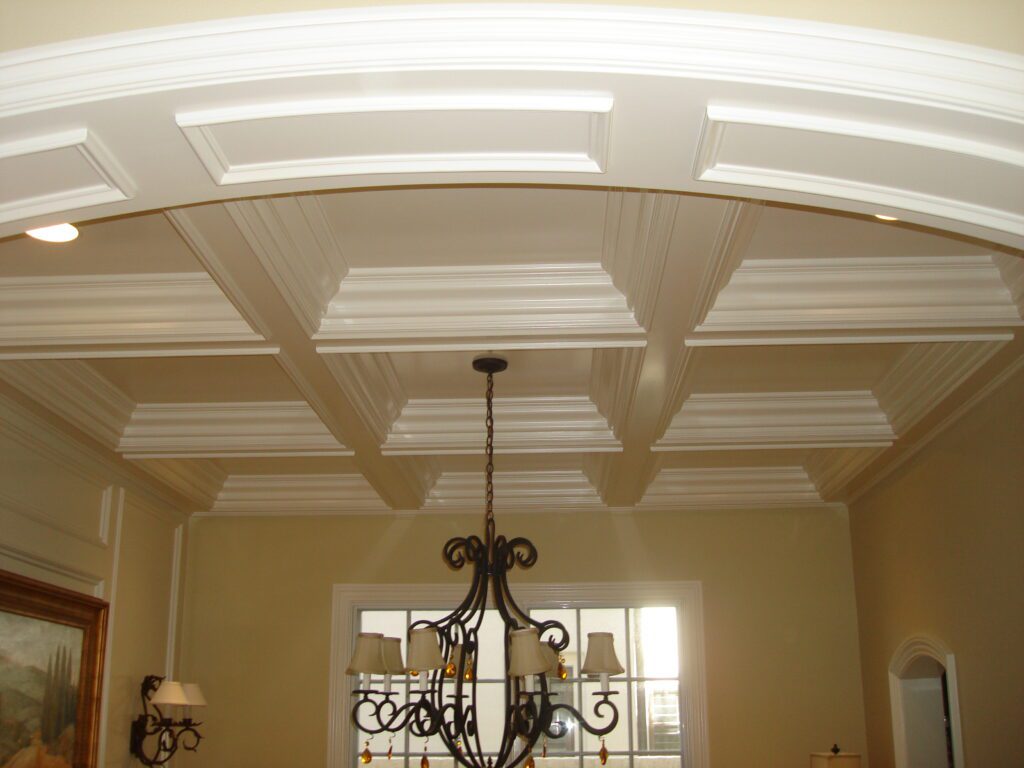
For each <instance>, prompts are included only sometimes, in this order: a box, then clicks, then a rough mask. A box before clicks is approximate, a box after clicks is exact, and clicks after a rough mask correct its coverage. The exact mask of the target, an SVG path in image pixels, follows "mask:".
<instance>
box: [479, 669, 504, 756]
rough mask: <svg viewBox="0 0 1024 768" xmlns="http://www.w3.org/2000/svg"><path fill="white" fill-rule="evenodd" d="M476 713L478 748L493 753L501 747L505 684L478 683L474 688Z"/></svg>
mask: <svg viewBox="0 0 1024 768" xmlns="http://www.w3.org/2000/svg"><path fill="white" fill-rule="evenodd" d="M476 696H477V698H476V712H477V717H479V718H480V723H479V727H480V746H481V747H482V748H483V750H484V752H493V751H496V750H497V749H498V747H500V746H501V734H502V731H503V729H504V728H503V727H504V717H505V684H504V683H479V684H478V685H477V687H476Z"/></svg>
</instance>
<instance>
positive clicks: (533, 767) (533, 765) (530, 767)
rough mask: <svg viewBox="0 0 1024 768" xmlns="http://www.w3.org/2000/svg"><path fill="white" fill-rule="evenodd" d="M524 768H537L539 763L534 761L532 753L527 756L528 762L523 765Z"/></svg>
mask: <svg viewBox="0 0 1024 768" xmlns="http://www.w3.org/2000/svg"><path fill="white" fill-rule="evenodd" d="M523 768H537V762H536V761H535V760H534V759H533V753H532V752H531V753H530V754H529V755H527V756H526V762H525V763H523Z"/></svg>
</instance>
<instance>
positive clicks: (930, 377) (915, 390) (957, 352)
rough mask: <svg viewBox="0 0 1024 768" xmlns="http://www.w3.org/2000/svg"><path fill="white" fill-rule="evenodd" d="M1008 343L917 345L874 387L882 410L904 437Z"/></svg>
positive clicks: (897, 431)
mask: <svg viewBox="0 0 1024 768" xmlns="http://www.w3.org/2000/svg"><path fill="white" fill-rule="evenodd" d="M1006 343H1007V342H1005V341H980V342H958V343H952V344H915V345H913V346H912V347H911V348H910V349H908V350H907V351H906V352H905V353H904V354H903V355H902V356H901V357H900V358H899V360H897V361H896V364H895V365H894V366H893V367H892V368H891V369H890V370H889V372H888V373H886V375H885V377H884V378H883V379H882V380H881V381H880V382H879V383H878V384H877V385H876V386H875V393H876V395H877V396H878V402H879V404H880V405H881V407H882V410H884V411H885V413H886V414H887V415H888V417H889V421H890V422H891V423H892V426H893V429H894V430H895V431H896V434H898V435H903V434H905V433H906V432H907V431H908V430H909V429H910V428H911V427H913V426H914V425H915V424H916V423H917V422H918V421H920V420H921V419H922V418H923V417H924V416H925V415H926V414H928V413H929V412H930V411H931V410H932V409H934V408H935V407H936V406H937V405H938V404H939V403H941V402H942V401H943V400H945V399H946V397H948V396H949V395H950V394H952V393H953V391H954V390H956V388H957V387H959V386H960V385H961V384H963V383H964V382H965V381H966V380H967V379H968V378H969V377H970V376H971V374H973V373H974V372H975V371H977V370H978V369H979V368H981V366H983V365H984V364H985V363H987V362H988V361H989V360H990V359H991V358H992V356H993V355H995V353H996V352H998V351H999V350H1000V349H1001V348H1002V347H1003V346H1004V345H1005V344H1006Z"/></svg>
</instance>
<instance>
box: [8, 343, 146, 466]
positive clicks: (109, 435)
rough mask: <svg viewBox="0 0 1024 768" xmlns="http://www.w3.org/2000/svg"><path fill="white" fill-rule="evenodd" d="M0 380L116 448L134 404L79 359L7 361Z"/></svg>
mask: <svg viewBox="0 0 1024 768" xmlns="http://www.w3.org/2000/svg"><path fill="white" fill-rule="evenodd" d="M0 379H3V380H5V381H6V382H7V383H8V384H10V385H11V386H13V387H15V388H16V389H19V390H21V391H22V392H23V393H24V394H26V395H28V396H29V397H31V398H32V399H33V400H35V401H36V402H38V403H39V404H40V405H42V406H44V407H46V408H47V409H49V410H51V411H53V412H54V413H56V414H57V415H58V416H60V417H61V418H63V419H66V420H67V421H68V422H69V423H71V424H73V425H74V426H76V427H78V428H79V429H81V430H82V431H83V432H85V433H86V434H88V435H90V436H91V437H94V438H95V439H96V440H98V441H99V442H100V443H102V444H103V445H105V446H107V447H108V448H114V447H115V446H116V445H117V442H118V440H119V439H120V438H121V432H122V431H123V430H124V427H125V425H126V424H127V423H128V420H129V419H130V418H131V414H132V410H133V409H134V408H135V402H134V401H133V400H132V399H131V398H130V397H128V396H127V395H126V394H125V393H124V392H122V391H121V390H120V389H118V388H117V387H116V386H114V385H113V384H111V383H110V382H109V381H107V380H106V379H105V378H104V377H103V376H101V375H100V374H98V373H97V372H96V369H94V368H93V367H92V366H91V365H89V364H88V363H84V362H82V361H80V360H33V361H21V360H6V361H3V362H0Z"/></svg>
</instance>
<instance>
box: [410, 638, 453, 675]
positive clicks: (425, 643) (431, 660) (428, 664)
mask: <svg viewBox="0 0 1024 768" xmlns="http://www.w3.org/2000/svg"><path fill="white" fill-rule="evenodd" d="M406 666H407V667H408V668H409V669H415V670H417V671H422V670H426V669H440V668H441V667H443V666H444V659H443V658H441V646H440V644H439V643H438V640H437V630H436V629H434V627H420V628H419V629H413V630H410V631H409V655H408V657H407V658H406Z"/></svg>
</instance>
